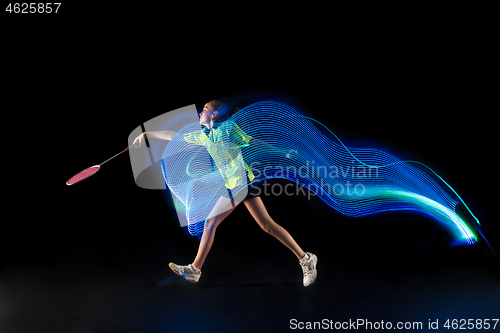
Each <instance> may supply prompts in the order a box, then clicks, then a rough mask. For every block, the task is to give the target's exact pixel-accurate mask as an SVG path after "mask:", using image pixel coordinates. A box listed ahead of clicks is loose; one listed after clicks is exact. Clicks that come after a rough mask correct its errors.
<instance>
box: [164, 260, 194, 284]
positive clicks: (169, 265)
mask: <svg viewBox="0 0 500 333" xmlns="http://www.w3.org/2000/svg"><path fill="white" fill-rule="evenodd" d="M168 267H170V269H171V270H172V271H174V273H175V274H177V275H179V276H180V277H182V278H184V279H186V280H188V281H189V282H191V283H198V281H196V280H191V279H188V278H187V277H185V276H182V274H181V273H179V272H177V271H176V270H175V269H174V268H173V267H172V263H170V264H168Z"/></svg>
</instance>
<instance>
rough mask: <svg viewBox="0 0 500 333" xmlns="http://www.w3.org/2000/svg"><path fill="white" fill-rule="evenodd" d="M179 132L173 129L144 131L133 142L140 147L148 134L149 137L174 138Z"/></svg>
mask: <svg viewBox="0 0 500 333" xmlns="http://www.w3.org/2000/svg"><path fill="white" fill-rule="evenodd" d="M176 133H177V132H175V131H171V130H165V131H150V132H144V133H142V134H141V135H139V136H138V137H137V138H135V140H134V142H133V144H134V145H135V146H136V147H140V146H141V145H142V143H143V142H144V137H145V136H146V135H147V136H148V137H150V138H151V137H153V138H157V139H161V140H172V138H173V137H174V135H175V134H176Z"/></svg>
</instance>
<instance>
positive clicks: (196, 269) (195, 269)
mask: <svg viewBox="0 0 500 333" xmlns="http://www.w3.org/2000/svg"><path fill="white" fill-rule="evenodd" d="M191 267H193V269H194V271H195V272H196V273H201V271H200V270H199V269H198V268H196V266H195V265H193V264H191Z"/></svg>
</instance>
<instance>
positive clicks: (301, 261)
mask: <svg viewBox="0 0 500 333" xmlns="http://www.w3.org/2000/svg"><path fill="white" fill-rule="evenodd" d="M307 259H309V256H308V255H307V253H306V254H305V256H304V258H302V259H300V260H299V263H300V264H301V265H303V264H304V263H305V262H306V261H307Z"/></svg>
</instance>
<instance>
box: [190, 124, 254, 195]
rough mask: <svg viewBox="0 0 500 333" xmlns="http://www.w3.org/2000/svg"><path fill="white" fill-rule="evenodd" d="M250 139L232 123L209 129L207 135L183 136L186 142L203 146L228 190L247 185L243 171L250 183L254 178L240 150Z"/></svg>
mask: <svg viewBox="0 0 500 333" xmlns="http://www.w3.org/2000/svg"><path fill="white" fill-rule="evenodd" d="M251 139H252V137H251V136H250V135H248V134H246V133H245V132H244V131H243V130H242V129H241V128H240V127H239V126H238V125H236V123H235V122H234V121H225V122H222V123H220V124H219V126H217V127H216V128H211V129H210V130H209V132H208V135H207V134H205V132H204V131H203V130H200V131H195V132H191V133H187V134H184V140H185V141H186V142H189V143H193V144H200V145H203V146H205V148H206V149H207V151H208V153H209V154H210V156H211V157H212V159H213V161H214V163H215V166H216V167H217V170H219V172H220V173H221V175H222V178H223V179H224V182H225V184H226V187H227V188H228V189H232V188H234V187H235V186H239V185H246V184H247V181H246V173H245V171H246V172H248V178H249V179H250V181H252V180H253V179H254V178H255V176H254V174H253V172H252V169H251V168H250V167H249V166H248V165H247V164H246V163H245V162H244V161H243V156H242V155H241V150H240V147H245V146H248V143H249V142H250V140H251Z"/></svg>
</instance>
